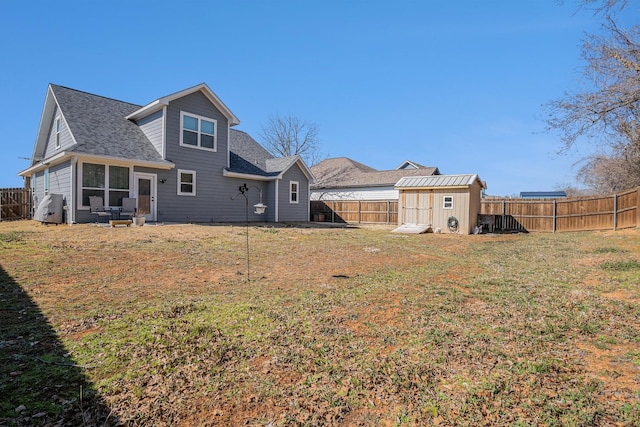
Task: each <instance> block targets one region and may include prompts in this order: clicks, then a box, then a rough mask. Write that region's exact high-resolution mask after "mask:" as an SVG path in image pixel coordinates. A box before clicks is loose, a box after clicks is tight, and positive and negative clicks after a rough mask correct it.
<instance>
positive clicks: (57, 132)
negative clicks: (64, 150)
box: [55, 116, 60, 148]
mask: <svg viewBox="0 0 640 427" xmlns="http://www.w3.org/2000/svg"><path fill="white" fill-rule="evenodd" d="M55 132H56V148H60V116H58V117H56V129H55Z"/></svg>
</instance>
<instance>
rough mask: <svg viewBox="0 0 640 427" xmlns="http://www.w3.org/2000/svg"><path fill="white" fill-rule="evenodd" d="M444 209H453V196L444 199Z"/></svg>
mask: <svg viewBox="0 0 640 427" xmlns="http://www.w3.org/2000/svg"><path fill="white" fill-rule="evenodd" d="M442 209H453V196H444V197H443V198H442Z"/></svg>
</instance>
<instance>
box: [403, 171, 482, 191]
mask: <svg viewBox="0 0 640 427" xmlns="http://www.w3.org/2000/svg"><path fill="white" fill-rule="evenodd" d="M475 181H478V182H480V185H483V184H482V182H481V181H480V179H479V178H478V175H475V174H463V175H432V176H411V177H404V178H402V179H400V180H399V181H398V182H397V183H396V185H395V187H396V188H438V187H468V186H470V185H472V184H473V183H474V182H475Z"/></svg>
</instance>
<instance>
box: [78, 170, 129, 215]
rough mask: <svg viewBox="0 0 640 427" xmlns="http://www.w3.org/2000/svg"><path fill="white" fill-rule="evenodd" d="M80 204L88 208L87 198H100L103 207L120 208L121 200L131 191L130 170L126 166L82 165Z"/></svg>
mask: <svg viewBox="0 0 640 427" xmlns="http://www.w3.org/2000/svg"><path fill="white" fill-rule="evenodd" d="M81 169H82V171H81V176H82V192H81V194H82V196H81V197H82V203H81V206H83V207H89V196H99V197H102V202H103V203H104V205H105V206H122V199H123V198H124V197H129V194H130V190H131V179H130V178H131V177H130V173H131V172H130V169H129V168H128V167H127V166H115V165H103V164H97V163H82V165H81Z"/></svg>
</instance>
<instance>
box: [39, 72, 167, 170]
mask: <svg viewBox="0 0 640 427" xmlns="http://www.w3.org/2000/svg"><path fill="white" fill-rule="evenodd" d="M51 89H52V91H53V94H54V96H55V99H56V101H57V102H58V105H59V106H60V109H61V111H62V114H63V116H64V120H65V121H66V123H67V125H68V126H69V129H70V130H71V133H72V134H73V136H74V138H75V141H76V143H77V145H75V146H74V147H73V148H72V149H71V150H68V151H75V152H77V153H82V154H91V155H98V156H111V157H119V158H123V159H131V160H140V161H145V162H163V163H167V164H169V162H167V161H166V160H163V159H162V156H161V155H160V153H158V152H157V151H156V149H155V148H154V147H153V145H152V144H151V142H150V141H149V140H148V139H147V137H146V136H145V135H144V133H143V132H142V130H140V128H139V127H138V126H137V125H136V124H135V123H133V122H132V121H130V120H127V119H126V118H125V117H126V116H127V115H129V114H130V113H132V112H133V111H136V110H138V109H139V108H140V106H139V105H135V104H130V103H128V102H123V101H117V100H115V99H110V98H105V97H102V96H98V95H93V94H90V93H86V92H81V91H78V90H75V89H70V88H67V87H64V86H58V85H54V84H52V85H51Z"/></svg>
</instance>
